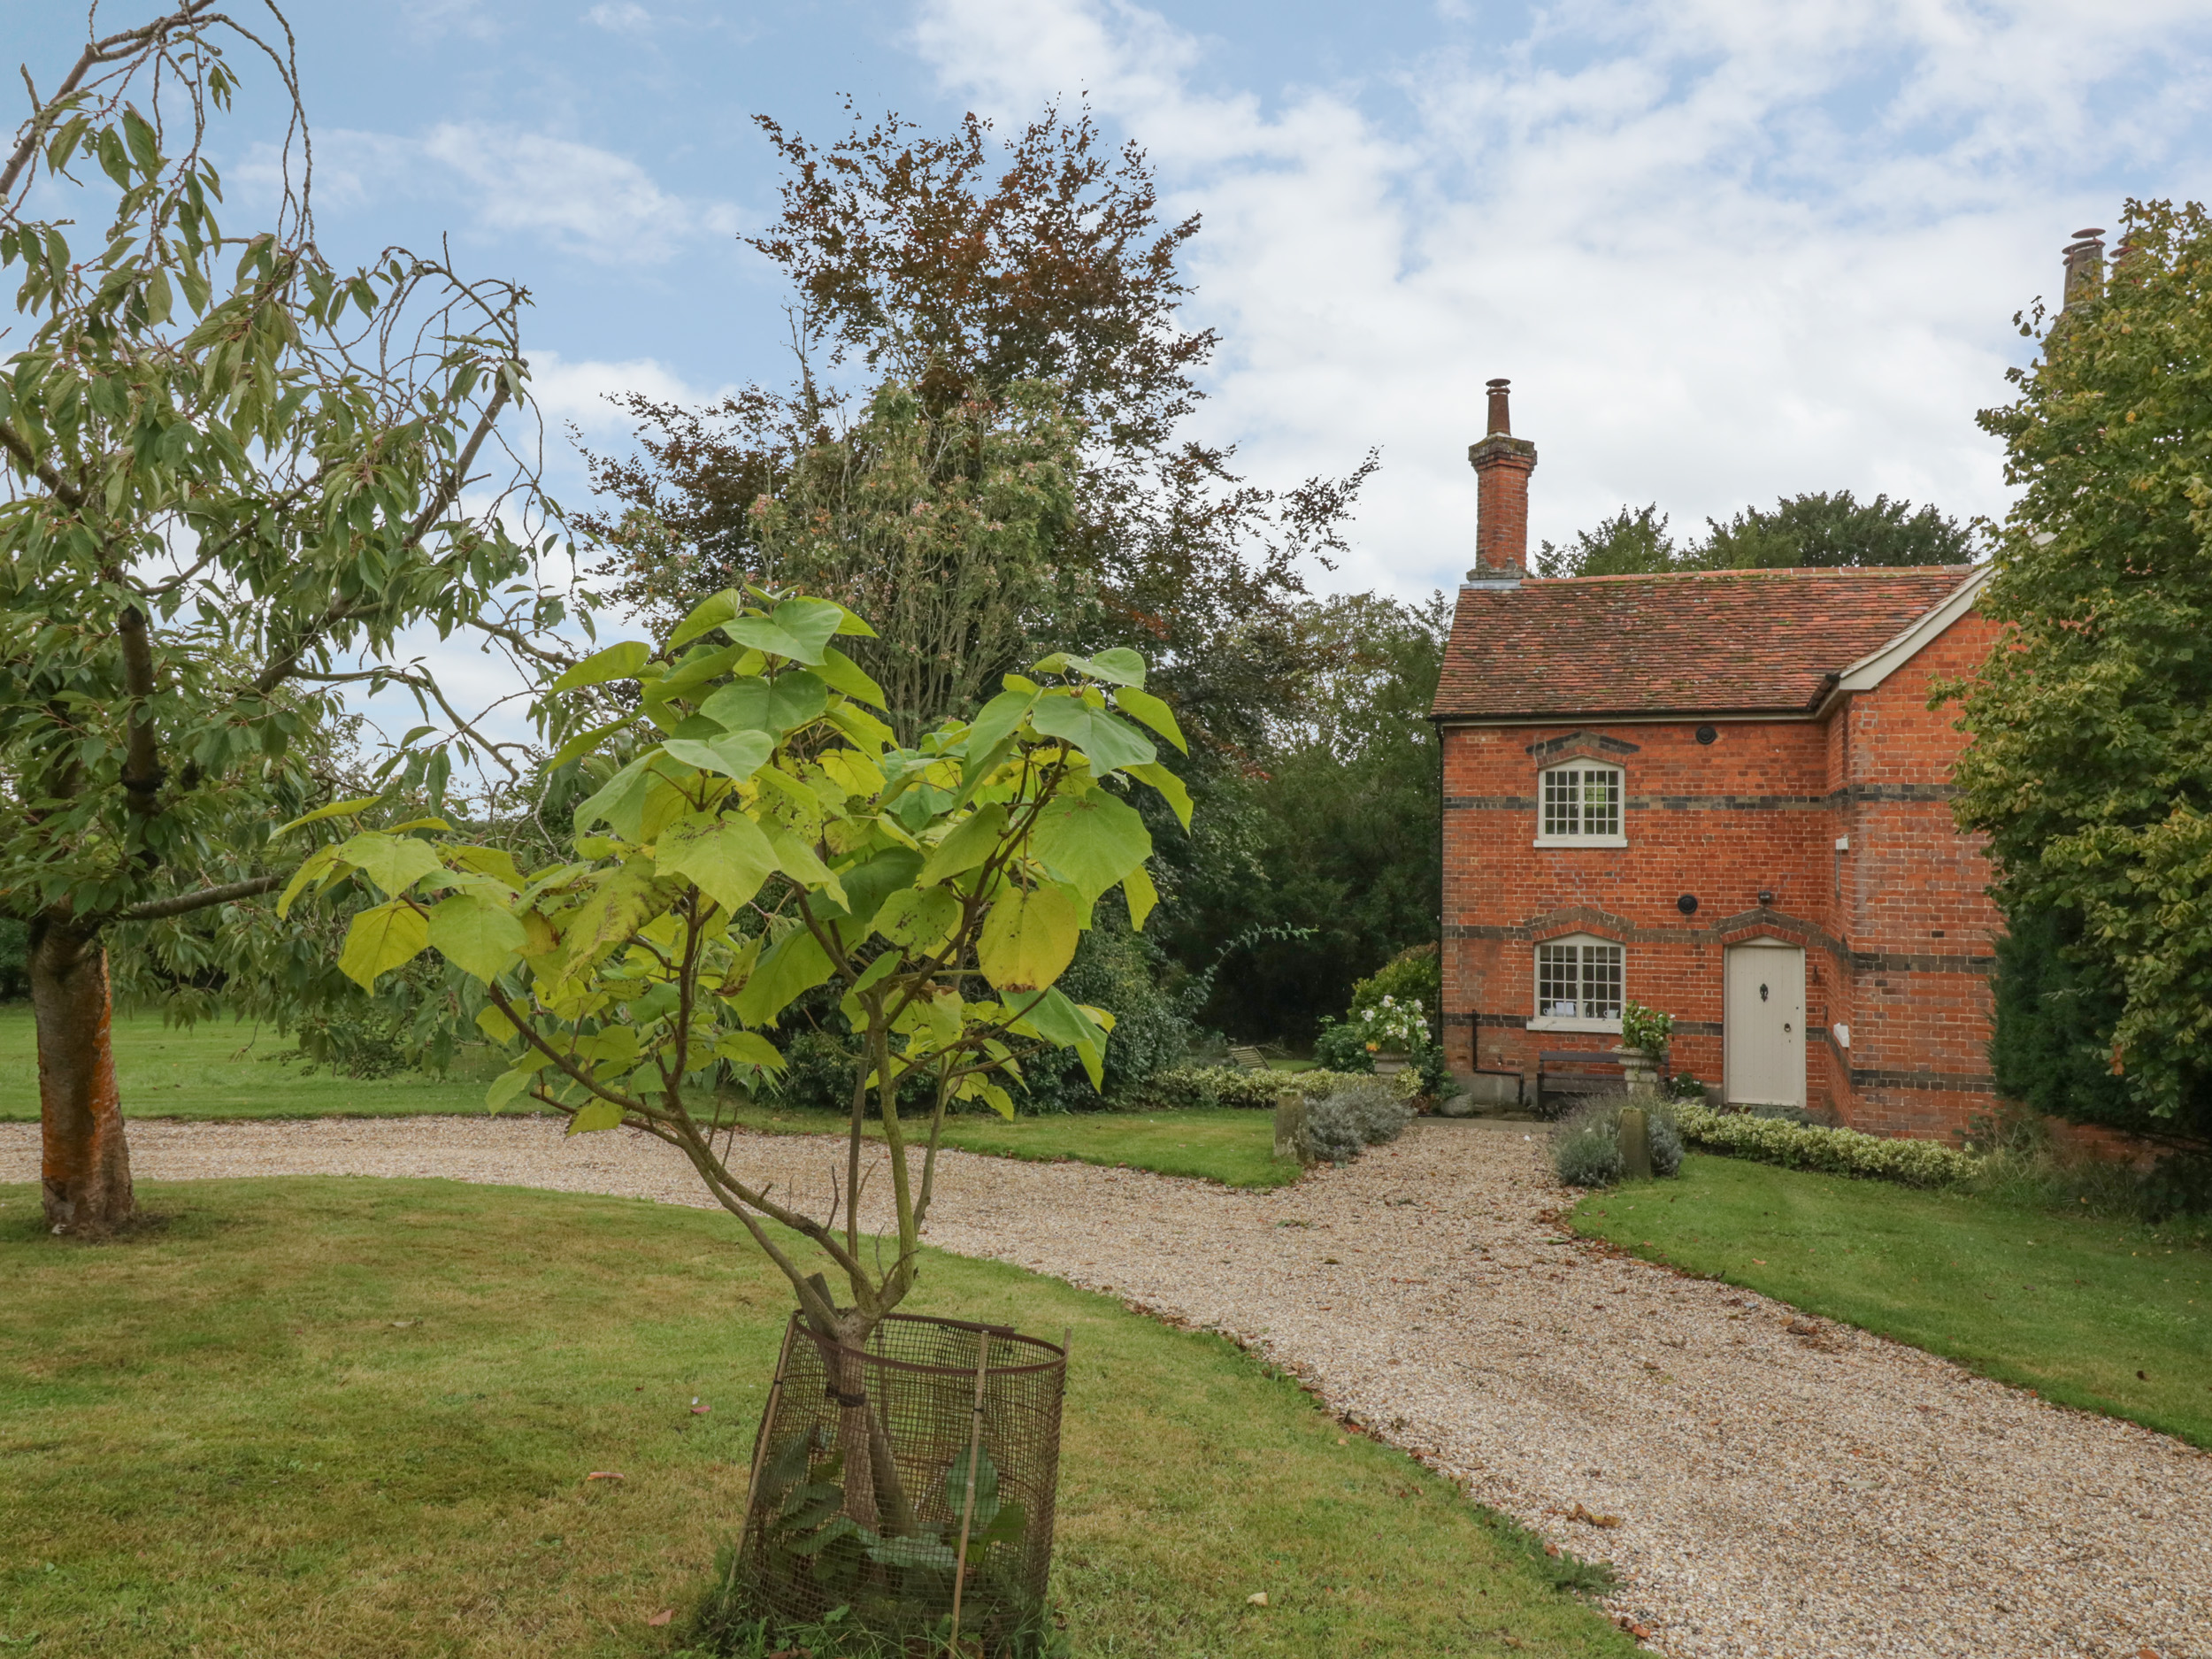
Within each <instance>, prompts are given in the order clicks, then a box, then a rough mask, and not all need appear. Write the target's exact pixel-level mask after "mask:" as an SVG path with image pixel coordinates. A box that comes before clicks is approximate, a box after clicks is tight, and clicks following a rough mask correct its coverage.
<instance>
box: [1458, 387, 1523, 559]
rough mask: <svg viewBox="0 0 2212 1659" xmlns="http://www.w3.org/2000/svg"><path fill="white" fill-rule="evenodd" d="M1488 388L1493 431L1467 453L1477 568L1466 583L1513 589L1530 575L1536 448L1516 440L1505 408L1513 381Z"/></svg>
mask: <svg viewBox="0 0 2212 1659" xmlns="http://www.w3.org/2000/svg"><path fill="white" fill-rule="evenodd" d="M1486 384H1487V387H1488V390H1489V394H1490V419H1489V430H1488V432H1487V433H1486V434H1485V435H1484V437H1483V440H1482V442H1479V443H1475V444H1470V445H1469V446H1468V449H1467V464H1468V465H1470V466H1471V467H1473V468H1474V469H1475V478H1476V480H1477V483H1476V495H1475V567H1474V569H1472V570H1471V571H1469V572H1467V580H1469V581H1471V582H1486V583H1487V582H1496V583H1503V584H1510V583H1516V582H1518V581H1519V580H1521V579H1522V578H1524V577H1525V576H1526V575H1527V574H1528V475H1529V474H1530V473H1531V472H1534V471H1535V470H1536V446H1535V445H1534V444H1532V443H1531V442H1529V441H1528V440H1527V439H1525V438H1517V437H1515V436H1514V435H1513V421H1512V418H1511V414H1510V411H1509V409H1508V407H1507V403H1506V398H1507V394H1508V392H1509V389H1510V388H1511V386H1512V382H1511V381H1510V380H1502V379H1501V380H1491V381H1489V382H1487V383H1486Z"/></svg>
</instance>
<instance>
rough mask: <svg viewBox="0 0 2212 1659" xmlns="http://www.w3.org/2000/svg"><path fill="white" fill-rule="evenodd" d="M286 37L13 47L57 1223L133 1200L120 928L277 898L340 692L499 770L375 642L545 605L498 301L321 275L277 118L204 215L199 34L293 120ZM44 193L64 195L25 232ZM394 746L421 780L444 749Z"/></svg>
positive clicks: (419, 678)
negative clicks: (512, 435)
mask: <svg viewBox="0 0 2212 1659" xmlns="http://www.w3.org/2000/svg"><path fill="white" fill-rule="evenodd" d="M255 15H259V16H260V17H261V18H262V19H265V22H266V23H267V25H268V27H266V29H265V30H263V31H262V32H261V33H256V32H255V29H254V28H253V27H248V25H249V23H250V21H251V20H252V18H253V17H254V16H255ZM240 18H243V19H246V21H241V20H239V19H240ZM288 39H289V32H288V29H286V28H285V27H284V24H283V19H282V18H281V17H280V16H279V15H278V14H277V13H275V12H273V11H272V10H268V9H266V8H265V7H256V8H253V9H252V11H250V12H240V13H239V14H238V17H232V16H227V15H226V14H224V13H221V12H216V11H214V10H213V9H212V5H211V0H192V3H191V4H185V5H183V6H181V7H180V8H179V9H178V10H176V11H174V12H171V13H169V14H168V15H166V16H165V17H162V18H160V19H156V20H155V21H153V22H151V23H149V24H147V25H145V26H143V27H139V28H135V29H130V30H126V31H123V32H121V33H119V34H115V35H108V36H105V37H102V38H96V39H93V40H91V41H89V42H88V43H87V45H86V46H85V48H84V50H83V52H82V53H81V56H80V57H79V58H78V59H77V61H76V63H75V64H74V65H73V66H71V67H69V68H68V70H67V71H66V73H65V74H64V75H63V77H62V79H61V80H60V81H58V83H50V87H49V89H48V90H46V91H44V92H41V91H40V90H39V89H38V88H37V85H36V78H35V77H34V75H33V74H32V73H31V71H30V70H29V68H28V67H26V68H25V70H24V73H23V81H24V83H25V85H26V86H27V87H29V88H31V110H30V113H29V115H28V116H27V118H26V119H25V120H24V122H23V123H22V125H21V127H19V129H18V132H17V134H16V139H15V142H14V144H13V147H12V150H11V151H10V152H9V154H8V155H7V156H6V157H5V160H4V165H0V268H4V269H5V270H6V272H7V273H9V277H10V280H12V282H13V284H14V285H15V291H14V296H13V297H14V303H15V311H16V316H17V319H18V325H17V330H16V333H15V334H14V335H13V349H12V351H11V353H10V354H9V356H8V357H7V359H6V362H5V364H4V366H0V454H4V472H0V480H4V484H0V492H4V493H0V551H4V553H5V555H6V564H5V566H4V568H0V780H4V787H0V908H4V909H5V910H7V911H9V912H10V913H11V914H12V915H14V916H17V917H19V918H22V919H23V920H24V921H26V922H27V924H28V926H29V933H30V979H31V995H32V1002H33V1007H34V1010H35V1019H36V1025H37V1032H38V1056H39V1088H40V1104H41V1113H42V1125H43V1174H44V1181H45V1207H46V1217H47V1220H48V1222H49V1224H50V1226H51V1228H52V1230H53V1231H54V1232H56V1233H99V1232H103V1231H105V1230H107V1229H109V1228H111V1227H113V1226H114V1225H117V1224H118V1223H119V1222H122V1221H124V1220H126V1219H127V1218H128V1217H129V1215H130V1213H131V1208H132V1194H131V1181H130V1161H129V1155H128V1152H127V1148H126V1145H125V1141H124V1133H123V1125H122V1115H121V1102H120V1099H119V1093H118V1089H117V1086H116V1079H115V1066H114V1057H113V1055H112V1053H111V1048H110V1044H109V1030H108V1028H109V1013H110V1010H109V985H108V974H107V964H106V948H105V941H106V940H107V938H108V937H109V935H110V934H111V933H112V932H113V931H114V930H116V929H118V928H120V927H126V926H132V925H134V924H144V923H151V922H160V921H162V920H165V919H166V918H174V917H177V916H180V915H182V914H185V913H188V912H190V911H192V910H198V909H204V908H206V907H210V906H215V905H222V904H227V903H235V902H241V901H243V900H246V899H250V898H251V897H253V896H254V895H257V894H261V893H265V892H267V891H269V890H271V889H272V888H273V887H278V886H280V885H281V884H282V882H283V881H284V879H286V876H287V875H288V873H289V865H290V862H295V861H296V860H293V861H288V860H285V859H282V858H275V859H273V857H272V855H271V849H270V848H269V844H268V842H269V834H270V831H271V829H272V828H273V826H274V825H275V824H276V823H278V822H280V821H281V820H282V819H283V818H288V817H290V816H292V815H294V814H295V813H296V812H297V811H299V810H301V808H302V807H303V806H304V805H306V804H309V803H311V801H312V800H314V799H315V798H317V797H316V795H315V790H316V788H317V787H318V786H317V784H316V782H315V780H314V779H313V778H312V777H311V774H310V770H309V768H307V767H306V766H305V765H303V763H302V761H301V759H300V757H299V756H298V754H297V752H296V748H295V744H296V740H297V739H299V738H300V737H301V736H302V734H303V733H306V732H307V731H309V729H310V728H311V727H312V726H315V725H317V724H318V723H319V722H326V721H327V720H328V719H329V718H330V717H331V716H332V715H333V714H334V711H335V709H336V703H337V699H338V698H339V697H340V696H341V695H342V689H343V687H346V686H348V685H349V684H353V683H356V682H361V683H365V684H367V685H370V686H372V687H373V686H377V685H387V684H394V683H397V684H402V685H405V686H408V687H411V688H412V689H413V690H414V692H415V693H416V694H417V695H419V697H420V698H421V699H422V701H423V703H424V706H425V708H426V710H430V711H431V712H430V714H429V716H428V718H431V719H432V720H433V722H434V725H433V726H430V727H426V730H442V731H443V732H444V733H446V734H447V735H448V736H449V737H454V738H457V747H455V748H453V749H451V751H450V756H457V757H459V758H462V759H463V760H464V761H465V760H468V759H470V758H483V757H487V756H490V757H493V758H498V755H497V750H496V749H495V746H490V745H486V744H483V743H482V742H481V741H480V740H474V741H472V725H471V722H470V721H469V720H468V719H467V718H465V717H464V716H463V715H461V714H460V713H458V712H457V711H455V710H451V709H449V707H448V706H447V705H446V704H445V703H444V700H443V699H442V697H441V696H440V695H439V694H438V691H437V688H436V687H435V685H434V682H432V681H431V680H430V679H429V678H428V677H427V676H426V674H424V673H423V672H421V671H420V669H419V668H417V667H411V666H408V665H404V664H394V663H393V662H391V661H390V660H389V657H390V653H391V652H392V650H393V648H394V646H395V644H396V641H397V640H398V638H399V636H400V634H401V632H402V630H403V629H406V628H409V627H411V626H415V625H419V624H424V623H427V624H430V625H432V626H434V627H436V628H437V629H438V630H439V631H440V632H441V633H446V632H451V631H453V630H456V629H461V628H469V627H482V628H486V629H488V630H490V634H491V636H492V637H495V638H497V639H499V640H501V641H503V642H505V643H506V644H507V645H508V646H509V648H510V649H515V650H518V651H520V652H522V653H524V654H525V655H526V656H527V655H528V654H529V653H531V652H532V651H533V650H534V643H533V641H534V637H535V634H536V632H537V630H539V629H541V628H543V627H546V626H550V625H551V624H553V623H556V622H557V621H558V620H559V618H560V614H561V611H560V605H559V601H558V599H557V597H554V596H552V595H548V594H546V593H544V592H543V591H541V589H540V588H538V587H537V585H536V584H535V583H534V580H532V578H531V572H532V567H533V554H534V549H533V548H532V547H531V546H530V545H529V544H528V542H527V541H526V540H518V539H517V538H516V536H515V535H513V534H510V531H509V528H508V527H507V525H508V522H509V521H508V519H507V518H506V517H505V515H504V513H503V508H504V507H505V506H506V505H507V503H508V498H507V496H506V495H504V494H503V492H502V490H501V489H500V488H498V486H497V481H496V480H495V479H490V478H487V477H485V476H484V474H485V473H486V472H490V471H492V470H493V468H492V463H493V461H494V459H495V457H498V456H500V454H501V449H500V444H499V437H498V427H499V426H500V425H501V422H502V419H503V417H505V416H508V415H510V414H511V411H515V410H516V409H517V408H518V407H519V406H520V405H521V404H522V403H523V402H524V398H525V392H526V370H525V367H524V365H523V361H522V358H521V356H520V352H519V349H518V340H517V334H516V326H517V315H518V309H519V307H520V306H521V304H522V303H523V300H524V296H523V295H522V294H521V293H520V291H519V290H518V289H515V288H511V287H508V286H506V285H503V284H496V283H481V282H465V281H464V280H461V279H460V278H458V277H457V276H456V275H455V274H454V273H452V272H450V271H449V270H448V269H447V268H445V267H444V266H443V265H441V264H439V263H437V262H436V261H433V260H426V259H418V258H415V257H411V256H408V255H406V254H403V253H401V252H397V251H396V250H388V251H387V252H386V253H385V254H383V255H382V256H380V257H379V258H378V259H377V260H376V261H375V262H374V263H373V265H368V266H365V267H361V268H357V269H354V270H350V271H348V270H342V269H340V268H338V267H336V266H334V265H332V264H330V263H329V262H328V261H327V260H326V259H325V258H324V257H322V255H321V254H320V253H319V251H318V250H317V249H316V246H315V241H314V227H313V222H312V220H311V217H310V215H309V212H308V206H307V203H308V195H307V186H308V177H307V170H306V166H305V151H304V147H303V128H301V127H299V125H298V123H297V121H296V120H295V123H294V127H293V128H292V132H293V135H294V137H295V138H296V139H298V140H300V141H301V142H299V143H298V144H297V145H296V146H295V148H293V149H292V150H288V168H287V188H286V190H285V193H284V196H283V207H282V209H281V211H280V212H279V214H278V216H277V219H276V222H275V223H274V224H273V226H272V227H270V228H267V229H265V230H260V231H257V232H255V233H253V234H244V235H241V234H236V233H234V232H231V231H227V230H225V229H224V228H222V227H221V226H220V224H219V214H220V212H221V211H222V205H221V180H219V177H218V175H217V173H216V170H215V168H214V166H213V165H211V163H210V161H209V160H208V158H207V157H206V155H205V154H204V151H203V150H202V141H203V139H204V135H205V131H206V124H207V120H208V118H209V117H210V115H211V112H212V111H214V110H216V109H219V108H220V107H223V106H226V105H227V104H228V102H229V100H230V97H231V95H232V92H233V89H234V87H235V85H236V84H237V82H236V81H235V79H234V73H233V71H232V69H231V67H230V66H229V65H228V64H227V62H226V60H225V58H224V57H223V55H222V47H223V45H224V44H225V43H226V42H227V43H229V44H230V45H232V46H237V45H240V44H243V45H244V46H246V48H247V49H248V50H250V51H253V52H255V53H256V54H257V55H258V56H259V57H261V58H263V59H264V60H265V62H266V64H268V65H272V66H273V70H274V72H275V75H276V78H277V79H278V81H280V83H281V85H282V86H283V88H284V89H285V91H286V92H287V94H288V95H289V96H290V98H291V105H292V112H293V114H294V116H295V117H296V116H297V114H298V100H297V94H296V77H295V75H294V73H293V68H292V64H291V60H290V58H289V55H288V49H287V48H286V47H285V44H284V42H288ZM293 164H296V165H293ZM41 178H43V180H44V183H45V187H46V188H45V189H44V191H43V192H42V195H41V196H39V197H36V198H34V197H33V196H32V194H31V192H32V187H33V184H34V182H35V181H36V180H40V179H41ZM34 199H38V200H55V199H58V200H59V201H60V202H61V203H62V204H64V206H65V207H67V206H70V205H74V206H76V207H78V208H80V209H81V211H80V212H79V213H77V214H76V216H75V217H73V218H61V217H57V218H54V219H35V218H33V217H31V216H29V214H28V213H27V211H26V210H27V204H28V203H29V202H31V201H32V200H34ZM88 227H97V228H94V229H93V231H92V234H86V232H87V228H88ZM464 486H467V487H468V488H469V494H470V499H471V504H470V506H469V508H468V509H467V510H466V511H464V509H463V507H462V504H461V503H462V495H463V490H464ZM517 506H518V510H517V512H516V514H515V517H514V519H513V522H515V523H517V524H523V523H526V516H527V512H528V506H527V502H526V501H524V502H522V503H518V504H517ZM524 534H528V532H527V531H525V532H524ZM419 753H420V754H421V755H422V756H423V757H425V758H424V761H423V764H424V766H426V767H427V769H428V770H427V772H419V774H418V781H419V782H420V781H427V782H428V783H429V784H430V785H431V787H432V793H434V794H435V793H437V792H438V790H439V789H441V788H442V784H443V778H444V770H445V768H447V767H448V766H449V764H451V762H450V757H449V751H448V750H445V749H441V750H438V751H436V753H435V755H434V757H433V755H432V752H431V751H429V750H427V749H425V750H421V751H419Z"/></svg>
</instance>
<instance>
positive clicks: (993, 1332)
mask: <svg viewBox="0 0 2212 1659" xmlns="http://www.w3.org/2000/svg"><path fill="white" fill-rule="evenodd" d="M1066 1384H1067V1350H1066V1348H1064V1346H1057V1345H1055V1344H1053V1343H1050V1342H1047V1341H1044V1340H1041V1339H1039V1338H1036V1337H1030V1336H1023V1335H1020V1334H1018V1333H1016V1332H1014V1331H1013V1330H1011V1329H1010V1328H1008V1327H1006V1326H1003V1325H976V1324H972V1323H969V1322H967V1321H964V1320H958V1319H936V1318H929V1317H922V1316H919V1315H911V1314H892V1315H890V1316H888V1317H886V1318H885V1319H883V1320H882V1321H881V1322H880V1323H879V1325H877V1326H876V1327H875V1329H874V1331H873V1332H872V1333H870V1335H869V1337H868V1342H867V1347H866V1348H865V1349H859V1348H849V1347H845V1346H843V1345H841V1344H839V1343H837V1342H835V1341H833V1340H831V1339H829V1338H826V1337H824V1336H822V1335H820V1334H819V1333H817V1332H816V1331H814V1330H813V1329H812V1328H811V1327H810V1325H808V1323H807V1321H806V1318H805V1316H804V1315H803V1313H800V1312H796V1311H795V1312H794V1313H793V1314H792V1316H791V1320H790V1323H789V1325H787V1326H786V1328H785V1331H784V1338H783V1348H782V1351H781V1354H780V1356H779V1357H778V1360H777V1363H776V1376H775V1380H774V1383H773V1384H772V1386H771V1387H770V1389H769V1392H768V1403H767V1406H766V1408H765V1409H764V1410H763V1412H762V1414H761V1420H760V1429H759V1432H758V1433H757V1435H756V1437H755V1439H754V1442H753V1463H752V1471H753V1472H752V1483H751V1486H750V1490H749V1493H748V1495H747V1498H746V1509H745V1519H744V1522H743V1525H742V1526H741V1529H740V1537H739V1548H738V1554H737V1558H736V1560H735V1562H734V1563H733V1569H732V1574H733V1587H734V1588H737V1589H739V1590H740V1591H741V1593H742V1594H743V1595H744V1596H745V1598H746V1599H747V1601H749V1602H750V1604H751V1605H752V1607H753V1608H754V1609H755V1610H757V1611H758V1612H761V1613H765V1614H768V1615H771V1616H772V1617H776V1618H779V1619H783V1620H788V1621H790V1622H792V1623H795V1624H806V1623H811V1622H813V1621H815V1620H818V1619H820V1618H822V1617H824V1616H825V1615H826V1614H828V1613H830V1612H831V1611H833V1609H837V1608H840V1607H844V1608H849V1609H851V1612H852V1614H853V1616H854V1617H856V1619H857V1620H858V1621H859V1622H860V1623H862V1624H865V1625H866V1626H868V1627H869V1628H871V1629H872V1630H875V1631H878V1632H883V1633H886V1634H904V1633H913V1634H924V1633H927V1634H931V1635H937V1636H942V1637H943V1638H945V1639H946V1640H947V1643H948V1647H949V1649H950V1650H953V1651H959V1649H958V1648H957V1647H954V1646H953V1644H956V1643H958V1642H959V1641H960V1640H961V1637H962V1633H963V1632H965V1633H966V1636H967V1639H968V1640H970V1641H971V1642H974V1643H979V1649H980V1651H981V1652H982V1653H984V1654H986V1655H992V1656H993V1659H997V1655H1018V1654H1024V1653H1026V1652H1028V1651H1029V1650H1030V1648H1031V1647H1032V1646H1033V1642H1034V1640H1035V1639H1036V1638H1037V1637H1038V1635H1039V1634H1040V1633H1041V1631H1042V1629H1043V1624H1044V1619H1045V1591H1046V1585H1047V1581H1048V1578H1049V1577H1050V1574H1051V1568H1052V1526H1053V1502H1054V1494H1055V1493H1056V1490H1057V1486H1058V1482H1059V1472H1060V1409H1061V1402H1062V1399H1063V1396H1064V1393H1065V1390H1066Z"/></svg>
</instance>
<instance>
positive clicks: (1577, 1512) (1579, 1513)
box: [1567, 1503, 1621, 1526]
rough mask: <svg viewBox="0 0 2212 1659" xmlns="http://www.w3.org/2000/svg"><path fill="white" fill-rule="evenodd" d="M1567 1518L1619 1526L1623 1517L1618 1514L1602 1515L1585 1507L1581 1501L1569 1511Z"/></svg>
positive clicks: (1595, 1524)
mask: <svg viewBox="0 0 2212 1659" xmlns="http://www.w3.org/2000/svg"><path fill="white" fill-rule="evenodd" d="M1567 1518H1568V1519H1569V1520H1571V1521H1582V1522H1585V1523H1586V1524H1588V1525H1591V1526H1618V1525H1620V1524H1621V1517H1619V1516H1617V1515H1600V1514H1598V1513H1597V1512H1596V1511H1594V1510H1592V1509H1584V1508H1583V1507H1582V1506H1581V1505H1580V1504H1579V1503H1578V1504H1576V1505H1575V1506H1574V1508H1573V1509H1570V1510H1568V1511H1567Z"/></svg>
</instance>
